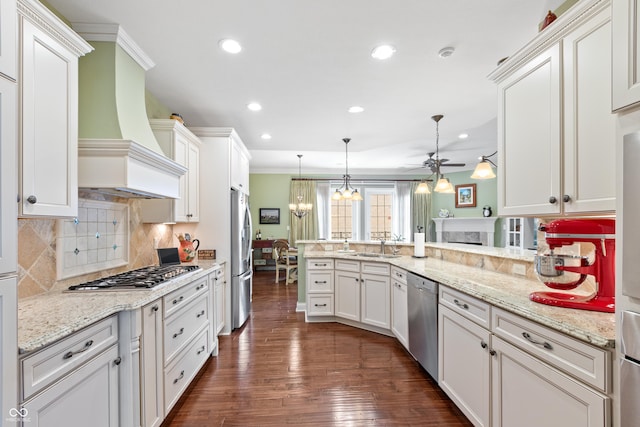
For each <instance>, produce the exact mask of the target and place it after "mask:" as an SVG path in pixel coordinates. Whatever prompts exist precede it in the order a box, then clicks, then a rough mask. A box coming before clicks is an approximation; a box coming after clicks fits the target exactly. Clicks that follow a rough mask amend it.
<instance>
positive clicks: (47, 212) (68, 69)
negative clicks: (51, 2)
mask: <svg viewBox="0 0 640 427" xmlns="http://www.w3.org/2000/svg"><path fill="white" fill-rule="evenodd" d="M20 26H21V28H20V32H21V41H20V48H21V54H20V58H21V60H22V62H21V70H20V79H19V82H20V85H21V88H20V89H21V90H20V113H21V128H20V130H21V133H20V146H21V148H22V149H21V153H20V155H21V156H20V164H21V174H20V176H21V178H22V180H21V182H20V200H21V203H20V207H21V211H20V213H21V214H22V215H24V216H75V215H77V214H78V58H77V56H76V55H75V54H73V53H72V52H70V51H69V50H67V49H66V48H65V47H64V46H63V45H62V44H61V43H60V42H58V41H57V40H55V39H54V38H53V37H51V36H49V35H48V34H47V33H45V32H44V31H43V30H41V29H40V28H38V27H36V26H35V25H34V24H32V23H31V22H30V21H28V20H27V19H22V20H21V21H20Z"/></svg>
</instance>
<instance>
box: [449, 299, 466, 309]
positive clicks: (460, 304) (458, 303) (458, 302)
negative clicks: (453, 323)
mask: <svg viewBox="0 0 640 427" xmlns="http://www.w3.org/2000/svg"><path fill="white" fill-rule="evenodd" d="M453 303H454V304H455V305H457V306H458V307H460V308H464V309H465V310H469V305H468V304H467V303H466V302H465V303H464V304H463V303H461V302H460V301H458V300H457V299H454V300H453Z"/></svg>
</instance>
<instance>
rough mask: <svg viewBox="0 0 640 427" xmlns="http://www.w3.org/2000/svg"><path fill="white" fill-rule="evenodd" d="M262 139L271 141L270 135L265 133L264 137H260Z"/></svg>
mask: <svg viewBox="0 0 640 427" xmlns="http://www.w3.org/2000/svg"><path fill="white" fill-rule="evenodd" d="M260 138H262V139H271V135H269V134H268V133H263V134H262V135H260Z"/></svg>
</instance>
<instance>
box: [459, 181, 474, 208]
mask: <svg viewBox="0 0 640 427" xmlns="http://www.w3.org/2000/svg"><path fill="white" fill-rule="evenodd" d="M475 207H476V185H475V184H462V185H456V208H475Z"/></svg>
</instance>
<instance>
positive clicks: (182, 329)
mask: <svg viewBox="0 0 640 427" xmlns="http://www.w3.org/2000/svg"><path fill="white" fill-rule="evenodd" d="M182 334H184V328H180V330H179V331H178V332H176V333H175V334H173V337H174V338H178V336H180V335H182Z"/></svg>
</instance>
